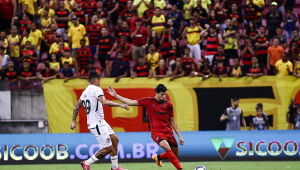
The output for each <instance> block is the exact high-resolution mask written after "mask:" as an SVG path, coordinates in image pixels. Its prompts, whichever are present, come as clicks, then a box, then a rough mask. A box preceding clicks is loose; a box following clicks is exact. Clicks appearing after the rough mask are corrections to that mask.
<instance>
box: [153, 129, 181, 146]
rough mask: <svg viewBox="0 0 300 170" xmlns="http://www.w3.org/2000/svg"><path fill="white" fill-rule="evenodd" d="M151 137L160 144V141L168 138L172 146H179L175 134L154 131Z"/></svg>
mask: <svg viewBox="0 0 300 170" xmlns="http://www.w3.org/2000/svg"><path fill="white" fill-rule="evenodd" d="M151 137H152V139H153V141H154V142H156V143H157V144H159V142H160V141H162V140H166V141H167V142H168V143H169V145H170V146H171V147H178V144H177V141H176V139H175V137H174V135H173V134H166V133H156V132H153V133H152V134H151Z"/></svg>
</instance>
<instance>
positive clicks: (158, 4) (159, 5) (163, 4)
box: [154, 0, 167, 9]
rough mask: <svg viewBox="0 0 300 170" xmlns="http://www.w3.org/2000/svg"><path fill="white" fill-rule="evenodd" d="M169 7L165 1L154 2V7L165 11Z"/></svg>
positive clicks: (155, 0) (156, 0) (157, 0)
mask: <svg viewBox="0 0 300 170" xmlns="http://www.w3.org/2000/svg"><path fill="white" fill-rule="evenodd" d="M166 6H167V4H166V1H165V0H154V7H155V8H160V9H164V8H165V7H166Z"/></svg>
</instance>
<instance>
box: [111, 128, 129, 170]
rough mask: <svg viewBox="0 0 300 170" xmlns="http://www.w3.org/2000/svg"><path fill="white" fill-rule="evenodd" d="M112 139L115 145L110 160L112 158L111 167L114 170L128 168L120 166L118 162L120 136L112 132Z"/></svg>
mask: <svg viewBox="0 0 300 170" xmlns="http://www.w3.org/2000/svg"><path fill="white" fill-rule="evenodd" d="M109 136H110V139H111V142H112V146H113V151H112V152H111V153H110V160H111V166H112V167H111V169H112V170H127V169H123V168H122V167H120V166H119V163H118V144H119V138H118V136H117V135H116V134H114V133H113V134H110V135H109Z"/></svg>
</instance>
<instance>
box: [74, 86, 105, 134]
mask: <svg viewBox="0 0 300 170" xmlns="http://www.w3.org/2000/svg"><path fill="white" fill-rule="evenodd" d="M99 96H104V93H103V90H102V89H101V88H100V87H98V86H95V85H89V86H87V88H86V89H85V90H84V91H83V92H82V94H81V96H80V100H82V101H83V107H84V109H85V111H86V114H87V125H88V128H89V129H91V128H95V127H96V125H97V124H99V123H100V122H101V121H102V120H104V112H103V106H102V103H101V102H100V101H99V100H98V97H99Z"/></svg>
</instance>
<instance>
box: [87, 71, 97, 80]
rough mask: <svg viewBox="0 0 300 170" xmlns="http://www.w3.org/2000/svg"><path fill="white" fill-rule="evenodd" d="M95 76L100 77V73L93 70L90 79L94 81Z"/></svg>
mask: <svg viewBox="0 0 300 170" xmlns="http://www.w3.org/2000/svg"><path fill="white" fill-rule="evenodd" d="M94 78H100V75H99V74H98V73H96V72H91V73H90V74H89V81H92V80H93V79H94Z"/></svg>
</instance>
